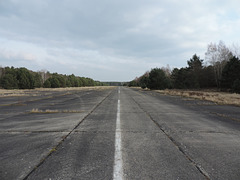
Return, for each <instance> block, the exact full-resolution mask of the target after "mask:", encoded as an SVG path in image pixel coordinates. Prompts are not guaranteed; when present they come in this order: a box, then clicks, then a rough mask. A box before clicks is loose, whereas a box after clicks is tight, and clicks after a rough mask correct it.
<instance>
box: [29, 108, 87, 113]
mask: <svg viewBox="0 0 240 180" xmlns="http://www.w3.org/2000/svg"><path fill="white" fill-rule="evenodd" d="M82 112H84V111H80V110H67V109H66V110H57V109H46V110H39V109H32V110H31V111H30V112H29V113H32V114H35V113H36V114H50V113H82Z"/></svg>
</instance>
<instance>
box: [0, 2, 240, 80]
mask: <svg viewBox="0 0 240 180" xmlns="http://www.w3.org/2000/svg"><path fill="white" fill-rule="evenodd" d="M220 40H222V41H224V42H225V44H226V45H227V46H229V45H231V44H232V43H235V44H240V1H239V0H227V1H226V0H200V1H197V0H101V1H100V0H0V65H1V66H3V67H5V66H14V67H26V68H28V69H31V70H34V71H38V70H42V69H45V70H48V71H50V72H58V73H61V74H75V75H78V76H85V77H90V78H93V79H95V80H100V81H129V80H132V79H134V78H135V77H136V76H140V75H142V74H143V73H144V72H145V71H147V70H150V69H151V68H155V67H162V66H166V65H167V64H169V65H170V67H171V68H174V67H178V68H180V67H185V66H187V63H186V62H187V60H189V59H190V58H191V57H192V55H193V54H195V53H197V55H199V56H200V57H201V58H202V59H204V58H205V57H204V53H205V52H206V50H207V45H208V44H209V43H211V42H213V43H214V42H216V43H218V42H219V41H220Z"/></svg>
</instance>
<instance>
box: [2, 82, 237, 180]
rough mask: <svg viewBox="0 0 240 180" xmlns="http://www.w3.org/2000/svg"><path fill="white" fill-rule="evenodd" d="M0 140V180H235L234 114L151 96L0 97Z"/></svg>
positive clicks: (116, 91)
mask: <svg viewBox="0 0 240 180" xmlns="http://www.w3.org/2000/svg"><path fill="white" fill-rule="evenodd" d="M32 109H35V111H32ZM36 109H37V110H36ZM0 138H1V140H0V179H1V180H5V179H7V180H8V179H34V180H36V179H41V180H42V179H96V180H100V179H104V180H105V179H116V180H117V179H119V180H120V179H130V180H132V179H144V180H146V179H167V180H169V179H174V180H177V179H184V180H186V179H190V180H193V179H194V180H195V179H223V180H226V179H231V180H233V179H236V180H239V179H240V108H239V107H234V106H226V105H216V104H214V103H212V102H208V101H200V100H194V99H190V98H181V97H176V96H165V95H161V94H158V93H156V92H152V91H142V90H140V89H130V88H125V87H116V88H113V89H105V90H104V89H102V90H83V91H74V92H72V93H66V92H55V93H52V94H51V96H44V95H42V96H40V95H39V96H37V97H35V96H34V97H1V98H0Z"/></svg>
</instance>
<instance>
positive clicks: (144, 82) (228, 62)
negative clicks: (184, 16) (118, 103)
mask: <svg viewBox="0 0 240 180" xmlns="http://www.w3.org/2000/svg"><path fill="white" fill-rule="evenodd" d="M205 55H206V59H207V64H205V65H204V60H202V59H200V57H199V56H197V54H194V55H193V56H192V58H190V60H188V61H187V64H188V66H187V67H184V68H180V69H179V68H174V69H173V70H171V69H170V68H169V67H167V68H154V69H151V71H150V72H149V71H147V72H146V73H145V74H143V75H142V76H140V77H137V78H135V79H134V80H133V81H131V82H129V83H128V86H140V87H142V88H149V89H167V88H168V89H173V88H174V89H203V88H218V89H221V90H224V91H231V92H236V93H240V59H239V55H238V53H237V50H236V51H235V52H233V51H232V50H230V49H229V48H228V47H226V45H225V44H224V43H223V42H222V41H220V42H219V44H213V43H211V44H209V45H208V49H207V52H206V53H205Z"/></svg>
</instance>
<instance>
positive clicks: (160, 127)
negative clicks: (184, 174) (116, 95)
mask: <svg viewBox="0 0 240 180" xmlns="http://www.w3.org/2000/svg"><path fill="white" fill-rule="evenodd" d="M131 98H132V100H133V101H134V102H135V103H136V104H137V105H138V106H139V108H140V109H142V111H143V112H145V113H146V115H147V116H148V117H149V118H150V119H151V120H152V121H153V122H154V124H156V126H157V127H158V128H159V129H160V130H161V131H162V132H163V133H164V134H165V135H166V136H167V138H168V139H169V140H170V141H171V142H172V143H173V144H174V146H176V148H177V149H178V150H179V151H180V152H181V153H182V154H183V155H184V157H185V158H186V159H187V160H189V161H190V162H191V163H192V164H193V165H194V166H195V167H196V168H197V170H198V171H199V172H200V173H201V174H202V175H203V176H204V177H205V178H206V179H207V180H210V177H209V175H208V173H207V172H206V171H205V170H204V169H203V168H202V167H201V166H200V165H198V164H197V163H196V162H195V161H194V160H193V159H192V158H191V157H190V156H189V155H188V154H187V153H186V152H185V151H184V150H183V149H182V148H181V146H180V143H178V142H177V141H176V140H175V139H174V138H173V137H171V136H170V135H169V134H168V133H167V132H166V131H165V130H164V128H163V127H162V126H161V125H160V124H159V123H158V122H157V121H155V120H154V119H153V117H152V116H151V115H150V114H149V113H148V112H147V111H145V110H144V109H143V108H142V107H141V105H140V104H139V103H138V102H137V101H136V100H135V99H134V98H133V97H131Z"/></svg>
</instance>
